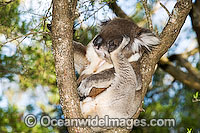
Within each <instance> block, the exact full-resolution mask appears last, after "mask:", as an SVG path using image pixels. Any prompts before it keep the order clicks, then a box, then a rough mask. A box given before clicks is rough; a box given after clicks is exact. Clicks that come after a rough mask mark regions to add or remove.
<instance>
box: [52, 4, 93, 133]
mask: <svg viewBox="0 0 200 133" xmlns="http://www.w3.org/2000/svg"><path fill="white" fill-rule="evenodd" d="M75 7H76V1H73V2H70V1H67V0H54V1H53V20H52V41H53V54H54V59H55V68H56V79H57V86H58V88H59V95H60V104H61V107H62V110H63V114H64V116H65V118H81V117H82V115H81V111H80V106H79V105H80V104H79V97H78V94H77V91H76V88H77V84H76V76H75V71H74V63H73V62H74V60H73V48H72V38H73V20H74V16H75V15H74V12H75ZM68 130H69V132H77V133H80V132H81V133H83V132H84V133H85V132H90V130H88V129H84V128H81V127H70V128H68Z"/></svg>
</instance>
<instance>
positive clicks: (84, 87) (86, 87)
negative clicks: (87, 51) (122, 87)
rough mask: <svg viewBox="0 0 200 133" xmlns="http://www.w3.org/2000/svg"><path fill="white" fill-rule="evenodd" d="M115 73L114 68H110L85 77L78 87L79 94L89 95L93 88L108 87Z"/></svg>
mask: <svg viewBox="0 0 200 133" xmlns="http://www.w3.org/2000/svg"><path fill="white" fill-rule="evenodd" d="M114 73H115V70H114V68H110V69H107V70H104V71H101V72H99V73H96V74H92V75H90V76H89V77H87V78H85V79H83V80H82V81H81V83H80V85H79V87H78V93H79V95H80V96H81V97H87V96H88V95H89V93H90V91H91V90H92V88H108V87H109V86H110V85H111V83H112V81H113V79H114V77H115V74H114Z"/></svg>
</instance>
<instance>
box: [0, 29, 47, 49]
mask: <svg viewBox="0 0 200 133" xmlns="http://www.w3.org/2000/svg"><path fill="white" fill-rule="evenodd" d="M34 34H49V32H43V31H40V32H30V33H28V34H25V35H21V36H18V37H15V38H13V39H11V40H10V41H7V42H4V43H2V44H0V48H1V47H2V46H3V45H5V44H6V43H9V42H12V41H15V40H17V39H19V38H21V37H24V36H29V35H34Z"/></svg>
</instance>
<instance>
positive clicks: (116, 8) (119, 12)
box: [108, 1, 130, 19]
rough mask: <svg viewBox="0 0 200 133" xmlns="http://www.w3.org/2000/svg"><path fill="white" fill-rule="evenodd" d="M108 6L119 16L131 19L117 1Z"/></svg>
mask: <svg viewBox="0 0 200 133" xmlns="http://www.w3.org/2000/svg"><path fill="white" fill-rule="evenodd" d="M108 6H109V7H110V9H112V11H113V12H114V13H115V14H116V16H117V17H120V18H126V19H130V17H128V16H127V15H126V13H125V12H124V11H123V10H122V9H121V8H120V7H119V6H118V5H117V3H116V1H114V2H110V3H108Z"/></svg>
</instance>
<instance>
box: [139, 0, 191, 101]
mask: <svg viewBox="0 0 200 133" xmlns="http://www.w3.org/2000/svg"><path fill="white" fill-rule="evenodd" d="M191 8H192V0H179V1H178V2H177V3H176V4H175V6H174V9H173V11H172V14H171V16H170V18H169V20H168V23H167V25H166V26H165V28H164V29H163V31H162V33H161V35H160V39H161V44H160V45H159V46H158V47H157V48H156V49H154V50H153V51H152V52H151V53H150V54H148V55H147V54H145V55H144V56H143V57H142V59H141V61H140V62H141V64H142V66H141V73H142V82H143V86H142V88H143V89H142V90H143V93H142V98H144V96H145V94H146V91H147V88H148V85H149V83H150V81H151V79H152V75H153V73H154V68H155V65H156V63H157V62H158V61H159V60H160V58H161V57H162V55H163V54H164V53H166V52H167V50H168V49H169V48H170V47H171V45H172V44H173V43H174V41H175V40H176V38H177V36H178V34H179V32H180V30H181V28H182V26H183V24H184V22H185V20H186V17H187V15H188V14H189V12H190V10H191Z"/></svg>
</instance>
